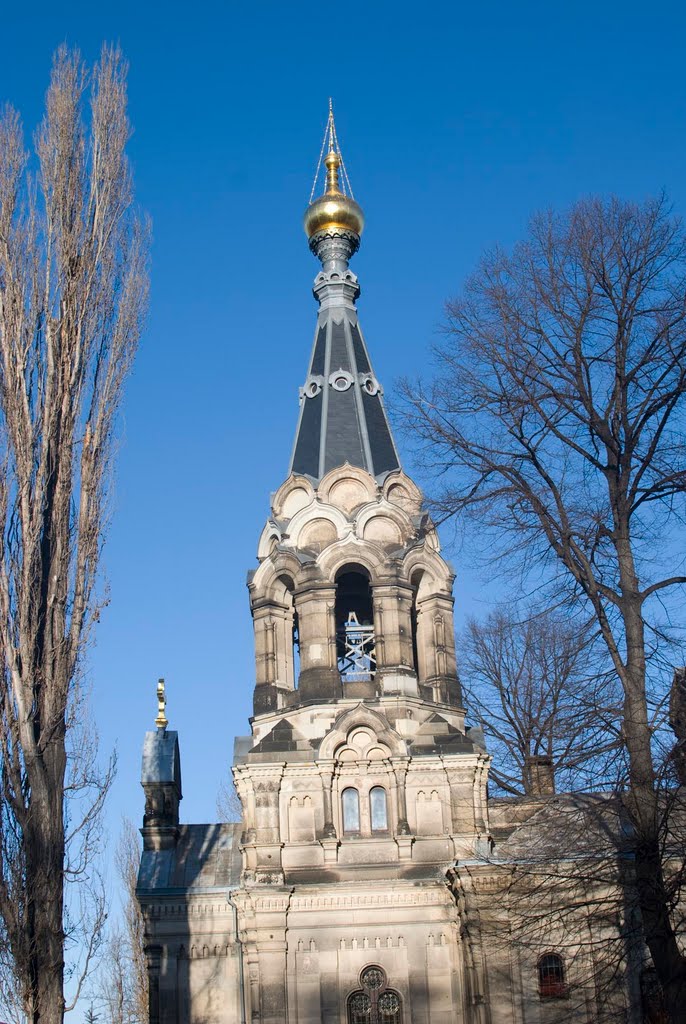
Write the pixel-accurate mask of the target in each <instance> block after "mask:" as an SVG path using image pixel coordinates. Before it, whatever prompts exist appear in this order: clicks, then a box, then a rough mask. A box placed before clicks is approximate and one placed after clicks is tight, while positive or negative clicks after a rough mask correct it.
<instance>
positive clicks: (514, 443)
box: [406, 198, 686, 1021]
mask: <svg viewBox="0 0 686 1024" xmlns="http://www.w3.org/2000/svg"><path fill="white" fill-rule="evenodd" d="M447 326H448V333H447V335H446V339H445V342H444V344H442V345H441V346H440V347H439V350H438V359H439V361H440V363H439V369H438V374H437V377H436V380H435V382H434V384H433V385H432V386H431V387H429V388H425V387H421V386H419V387H412V386H408V387H407V389H406V396H407V398H408V399H409V404H408V417H409V424H410V426H411V428H412V430H413V431H414V432H416V433H417V434H418V435H419V436H420V438H421V439H422V440H423V442H424V446H425V447H424V452H425V455H426V457H427V459H428V460H429V461H430V462H432V463H433V465H434V467H435V468H436V469H437V470H439V471H442V472H444V473H447V474H448V476H447V477H446V478H445V479H446V480H447V483H446V486H445V488H444V490H443V492H442V494H441V495H440V496H439V500H438V506H439V508H441V509H442V510H443V512H444V514H446V515H467V514H473V515H474V516H475V517H476V518H477V519H478V521H479V524H480V527H481V529H482V530H483V529H484V528H487V529H488V528H490V529H491V531H492V533H493V536H495V537H500V538H507V540H506V541H505V543H506V544H507V543H509V545H510V546H509V554H510V557H514V554H515V549H517V551H518V552H519V553H521V554H523V555H525V557H526V559H527V560H528V565H529V567H530V568H532V569H533V570H534V571H535V572H536V573H537V575H538V577H539V579H540V577H541V575H545V574H546V573H547V574H548V575H549V576H556V577H558V579H562V580H566V582H567V584H568V589H569V593H570V595H571V599H573V600H576V601H579V602H581V603H583V606H584V610H589V611H590V612H591V613H592V615H593V616H594V618H595V621H596V623H597V627H598V630H599V633H600V636H601V637H602V640H603V642H604V644H605V647H606V649H607V652H608V656H609V658H610V661H611V664H612V667H613V670H614V672H615V673H616V675H617V678H618V679H619V681H620V683H621V686H622V692H623V705H622V711H621V716H620V720H619V726H620V729H621V735H622V739H623V744H624V748H625V751H626V759H627V763H628V794H627V798H626V802H627V807H628V810H629V814H630V818H631V824H632V827H633V831H634V853H635V869H636V889H637V893H638V902H639V905H640V909H641V917H642V926H643V929H644V932H645V937H646V941H647V944H648V946H649V949H650V952H651V955H652V959H653V962H654V965H655V969H656V972H657V975H658V977H659V980H660V983H661V985H662V988H663V990H664V996H665V1002H666V1005H667V1007H668V1010H669V1013H670V1015H671V1019H672V1020H673V1021H684V1020H686V960H685V958H684V956H683V954H682V952H681V949H680V944H679V938H678V936H677V934H676V933H675V923H674V918H673V916H672V914H671V906H670V898H669V886H668V883H667V881H666V878H665V871H664V865H663V862H662V857H661V837H660V821H661V814H660V811H659V806H658V805H659V799H658V792H657V791H658V789H659V786H658V780H657V777H656V766H655V762H654V756H653V743H652V730H651V721H650V698H651V688H652V687H653V686H656V685H657V686H658V687H659V685H660V680H656V679H655V674H656V673H654V672H653V671H652V670H654V668H655V666H656V663H657V661H656V659H657V657H658V655H659V654H660V650H659V645H658V642H659V640H660V638H661V636H662V635H663V632H664V625H665V615H664V613H663V612H662V608H663V605H664V602H665V601H669V599H670V592H671V591H674V589H675V588H677V587H680V586H681V585H683V584H684V582H686V577H685V576H684V575H683V574H682V572H681V571H680V570H679V567H678V566H677V567H676V570H675V565H676V563H677V562H678V560H679V558H680V557H682V555H678V554H677V550H676V544H677V537H676V535H675V530H676V527H677V526H678V525H680V524H681V513H682V512H683V496H684V492H685V490H686V439H685V437H684V419H683V416H684V406H685V404H686V236H685V235H684V231H683V228H682V227H681V224H680V223H679V222H678V221H677V220H675V219H674V218H673V217H672V215H671V213H670V210H669V208H668V206H667V204H666V201H665V200H664V198H660V199H657V200H654V201H649V202H646V203H644V204H643V205H634V204H631V203H625V202H622V201H620V200H617V199H612V200H609V201H607V202H605V201H601V200H596V199H592V200H588V201H584V202H581V203H579V204H578V205H576V206H575V207H574V208H573V209H572V210H571V211H570V212H569V213H568V214H567V215H565V216H556V215H554V214H552V213H549V214H544V215H542V216H538V217H536V218H535V219H534V220H533V222H532V224H531V228H530V232H529V236H528V238H527V239H526V241H524V242H523V243H522V244H520V245H519V246H517V247H516V248H515V249H514V251H513V253H512V254H511V255H506V254H505V253H503V252H501V251H496V252H494V253H492V254H489V255H487V256H486V257H485V258H484V259H483V261H482V263H481V265H480V267H479V269H478V270H477V272H476V273H475V275H474V276H473V277H472V279H471V280H470V281H469V283H468V284H467V287H466V289H465V292H464V294H463V296H462V297H461V298H459V299H458V300H456V301H455V302H452V303H451V304H450V305H449V307H448V325H447ZM501 550H504V548H501ZM661 689H662V692H659V690H658V693H657V697H658V698H661V699H664V697H665V690H666V686H665V684H664V681H662V688H661Z"/></svg>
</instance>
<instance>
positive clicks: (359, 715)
mask: <svg viewBox="0 0 686 1024" xmlns="http://www.w3.org/2000/svg"><path fill="white" fill-rule="evenodd" d="M365 726H366V727H367V728H368V729H370V731H371V732H372V733H373V735H374V736H376V740H377V743H383V744H384V745H385V746H386V747H388V749H389V751H390V753H391V756H393V757H405V756H407V743H406V742H405V740H404V739H403V738H402V737H401V736H399V735H398V733H397V732H395V731H394V730H393V729H391V728H390V726H389V724H388V721H387V719H385V718H383V717H382V716H381V715H379V714H378V713H377V712H376V711H374V710H373V709H372V708H369V707H367V706H366V705H364V704H362V703H360V704H356V705H355V706H354V707H352V708H349V709H348V710H347V711H344V712H342V714H340V715H339V716H338V718H337V719H336V720H335V721H334V723H333V725H332V727H331V729H330V730H329V732H328V733H327V734H326V736H324V738H323V739H322V741H321V743H320V744H319V748H318V750H317V755H316V756H317V759H318V760H319V759H329V760H333V758H334V756H335V752H336V751H337V750H338V748H339V747H343V746H345V745H347V740H348V735H349V734H350V733H351V732H352V731H353V730H354V729H355V728H359V727H365Z"/></svg>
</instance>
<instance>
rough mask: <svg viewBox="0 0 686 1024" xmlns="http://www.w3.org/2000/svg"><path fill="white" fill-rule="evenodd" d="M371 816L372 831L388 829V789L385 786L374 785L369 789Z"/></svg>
mask: <svg viewBox="0 0 686 1024" xmlns="http://www.w3.org/2000/svg"><path fill="white" fill-rule="evenodd" d="M369 816H370V818H371V824H372V832H387V831H388V809H387V807H386V790H385V789H384V788H383V786H374V787H373V788H372V789H370V791H369Z"/></svg>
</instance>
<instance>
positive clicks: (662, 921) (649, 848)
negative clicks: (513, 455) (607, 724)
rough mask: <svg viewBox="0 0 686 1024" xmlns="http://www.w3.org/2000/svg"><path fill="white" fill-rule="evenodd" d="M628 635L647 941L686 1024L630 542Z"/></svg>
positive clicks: (669, 1004) (633, 801) (624, 571)
mask: <svg viewBox="0 0 686 1024" xmlns="http://www.w3.org/2000/svg"><path fill="white" fill-rule="evenodd" d="M619 555H620V558H619V565H620V577H621V587H622V591H623V602H622V617H623V621H624V628H625V636H626V647H627V657H626V675H625V679H624V680H623V683H624V692H625V701H624V721H623V728H624V738H625V743H626V749H627V753H628V757H629V793H628V810H629V816H630V819H631V823H632V825H633V828H634V833H635V841H634V855H635V868H636V891H637V895H638V903H639V907H640V909H641V917H642V920H643V929H644V932H645V940H646V944H647V946H648V949H649V950H650V955H651V957H652V960H653V964H654V966H655V971H656V973H657V977H658V979H659V981H660V985H661V986H662V991H663V993H664V999H665V1006H666V1008H667V1011H668V1012H669V1015H670V1019H671V1020H672V1021H673V1022H674V1024H686V959H685V958H684V957H683V955H682V953H681V951H680V949H679V944H678V942H677V938H676V935H675V932H674V928H673V925H672V922H671V919H670V912H669V911H670V899H669V893H668V891H667V885H666V883H665V875H664V867H663V859H662V841H661V840H662V837H661V827H660V821H661V811H662V809H661V807H660V805H659V796H658V792H657V789H656V785H655V774H654V770H653V756H652V749H651V738H652V737H651V730H650V726H649V723H648V708H647V702H646V659H645V623H644V621H643V609H642V602H641V598H640V595H639V593H638V586H637V582H636V575H635V572H634V567H633V557H632V555H631V551H630V547H629V542H628V541H627V542H626V544H625V545H624V546H623V547H620V548H619Z"/></svg>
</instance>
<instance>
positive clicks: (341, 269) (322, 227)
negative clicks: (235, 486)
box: [291, 106, 400, 481]
mask: <svg viewBox="0 0 686 1024" xmlns="http://www.w3.org/2000/svg"><path fill="white" fill-rule="evenodd" d="M327 139H328V143H329V152H328V154H327V157H326V161H325V163H326V167H327V182H326V191H325V192H324V194H323V195H322V196H320V197H319V198H318V199H314V198H313V196H314V187H313V189H312V197H310V205H309V206H308V208H307V210H306V211H305V230H306V233H307V236H308V238H309V242H310V249H311V250H312V252H313V253H314V254H315V255H316V256H317V258H318V259H319V260H321V263H322V271H321V273H320V274H319V275H318V276H317V279H316V281H315V284H314V294H315V296H316V297H317V299H318V300H319V318H318V323H317V330H316V332H315V337H314V348H313V350H312V359H311V361H310V372H309V374H308V376H307V380H306V381H305V386H304V387H303V388H302V389H301V392H300V403H301V408H300V418H299V421H298V431H297V434H296V438H295V446H294V448H293V458H292V459H291V473H299V474H302V475H303V476H308V477H310V478H311V479H312V480H314V481H319V480H321V478H322V477H323V476H324V474H325V473H328V472H329V470H331V469H335V468H336V467H337V466H344V465H345V464H346V463H349V464H350V465H351V466H359V467H360V469H365V470H367V472H368V473H370V474H371V475H372V476H373V477H376V478H377V480H380V479H381V478H383V477H384V476H385V475H386V474H387V473H390V472H392V471H393V470H394V469H399V468H400V462H399V460H398V453H397V451H396V448H395V445H394V443H393V437H392V435H391V430H390V427H389V425H388V420H387V418H386V412H385V410H384V406H383V401H382V398H381V394H382V392H381V387H380V385H379V382H378V380H377V379H376V377H375V376H374V371H373V370H372V366H371V363H370V361H369V354H368V353H367V348H366V346H365V343H364V339H363V337H362V332H361V330H360V326H359V323H358V319H357V308H356V306H355V299H356V298H357V296H358V295H359V293H360V289H359V285H358V283H357V278H356V277H355V275H354V274H353V272H352V271H351V270H350V268H349V266H348V261H349V259H350V257H351V256H353V255H354V253H355V252H357V249H358V248H359V245H360V234H361V232H362V228H363V225H364V216H363V213H362V210H361V208H360V207H359V205H358V204H357V203H356V202H355V201H354V199H353V197H352V191H351V190H350V188H349V186H350V183H349V182H348V190H349V191H350V194H349V195H348V194H347V193H346V192H345V191H341V187H340V183H339V171H340V170H341V169H342V170H343V173H344V178H345V180H346V181H347V174H345V165H344V164H343V157H342V155H341V153H340V147H339V146H338V139H337V136H336V129H335V126H334V122H333V111H332V110H331V107H330V106H329V120H328V124H327V129H326V132H325V134H324V146H325V145H326V142H327ZM324 146H323V147H322V152H323V149H324ZM320 164H321V156H320ZM318 174H319V168H317V175H315V184H316V181H317V177H318Z"/></svg>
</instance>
